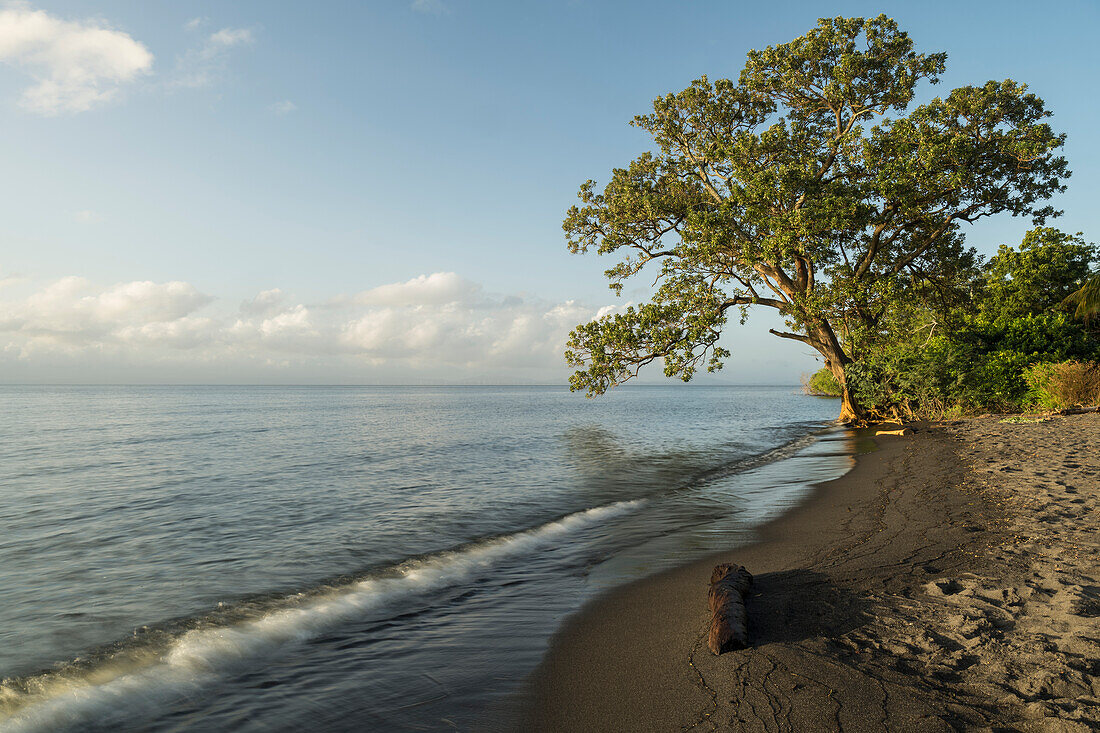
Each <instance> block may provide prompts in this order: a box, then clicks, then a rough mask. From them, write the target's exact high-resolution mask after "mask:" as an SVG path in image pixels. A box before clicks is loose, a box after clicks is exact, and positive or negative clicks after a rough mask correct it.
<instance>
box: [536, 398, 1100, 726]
mask: <svg viewBox="0 0 1100 733" xmlns="http://www.w3.org/2000/svg"><path fill="white" fill-rule="evenodd" d="M876 440H877V442H878V443H879V445H880V449H879V450H878V451H877V452H874V453H871V454H869V455H866V456H862V457H860V458H859V459H858V460H857V464H856V466H855V468H853V470H852V471H851V472H849V473H848V474H847V475H845V476H844V477H842V478H840V479H838V480H836V481H832V482H829V483H827V484H823V485H821V486H820V487H819V488H818V490H817V492H816V493H815V495H814V496H813V497H812V498H811V499H810V500H809V501H808V502H807V503H806V504H804V505H803V506H801V507H799V508H797V509H795V510H794V511H792V512H790V513H788V514H787V515H785V516H783V517H781V518H780V519H778V520H776V521H775V522H773V523H771V524H769V525H767V526H765V527H764V528H763V529H762V530H761V536H760V541H759V542H757V543H755V544H753V545H751V546H748V547H743V548H738V549H735V550H731V551H729V552H724V553H721V554H719V555H715V556H713V557H711V558H707V559H705V560H702V561H698V562H694V563H692V564H690V565H687V566H684V567H681V568H677V569H675V570H672V571H668V572H664V573H661V574H659V575H655V576H652V577H650V578H647V579H644V580H641V581H638V582H636V583H633V584H630V585H628V586H625V587H623V588H621V589H618V590H615V591H612V592H611V593H609V594H607V595H604V596H602V597H600V598H598V599H596V600H594V601H593V602H591V603H590V604H588V605H587V606H585V608H584V609H582V610H581V611H580V612H579V613H577V614H575V615H574V616H573V617H572V618H571V619H570V620H568V621H567V623H566V624H565V625H564V627H563V628H562V629H561V631H560V632H559V633H558V634H557V635H556V637H555V639H554V641H553V643H552V645H551V648H550V650H549V652H548V653H547V655H546V657H545V659H544V660H543V663H542V664H541V666H540V667H539V669H538V670H536V672H535V673H534V674H533V675H532V677H531V679H530V680H529V682H528V687H527V694H526V697H525V700H524V712H523V715H522V720H521V723H520V727H521V729H523V730H532V731H535V730H546V731H595V730H600V731H674V730H747V731H832V730H845V731H883V730H887V731H925V730H927V731H940V730H960V729H978V730H981V729H995V730H1020V731H1033V730H1034V731H1087V730H1094V729H1097V727H1098V726H1100V566H1098V559H1097V558H1098V556H1100V540H1098V537H1097V534H1098V533H1097V529H1098V527H1100V521H1098V515H1097V513H1096V509H1097V503H1098V501H1100V416H1098V415H1096V414H1088V415H1074V416H1062V417H1054V418H1052V419H1050V420H1048V421H1046V422H1041V423H1033V424H1005V423H1001V422H1000V421H999V418H995V417H992V418H978V419H973V420H967V421H962V422H958V423H954V424H950V425H936V426H931V427H924V428H920V427H918V430H917V432H916V433H914V434H912V435H908V436H904V437H894V436H879V437H878V438H876ZM716 562H735V563H739V564H743V565H745V566H746V567H747V568H748V569H749V570H750V571H751V572H752V573H753V574H754V576H755V584H754V588H753V591H752V592H751V594H750V596H749V600H748V608H749V624H750V633H751V635H752V639H753V646H752V647H751V648H749V649H746V650H742V651H735V652H728V653H726V654H723V655H721V656H720V657H716V656H714V655H713V654H711V653H710V651H709V650H707V648H706V645H705V637H706V628H707V622H708V620H709V616H708V613H707V606H706V590H707V583H708V581H709V577H710V571H711V568H712V567H713V565H714V564H715V563H716Z"/></svg>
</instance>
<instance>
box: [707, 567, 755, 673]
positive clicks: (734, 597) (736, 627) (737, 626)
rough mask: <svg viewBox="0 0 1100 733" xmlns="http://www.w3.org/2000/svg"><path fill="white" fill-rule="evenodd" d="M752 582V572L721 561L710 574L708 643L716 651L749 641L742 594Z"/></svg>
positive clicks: (723, 650) (741, 646)
mask: <svg viewBox="0 0 1100 733" xmlns="http://www.w3.org/2000/svg"><path fill="white" fill-rule="evenodd" d="M751 586H752V575H751V574H750V573H749V571H748V570H745V568H744V567H743V566H741V565H731V564H729V563H723V564H721V565H715V566H714V572H712V573H711V574H710V590H709V591H708V592H707V601H708V603H709V604H710V633H709V634H708V635H707V646H708V647H710V650H711V651H712V652H714V653H715V654H721V653H722V652H726V651H730V650H732V649H744V648H745V647H747V646H748V645H749V628H748V621H749V618H748V614H747V613H746V612H745V594H746V593H748V591H749V588H750V587H751Z"/></svg>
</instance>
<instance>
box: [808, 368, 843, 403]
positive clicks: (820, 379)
mask: <svg viewBox="0 0 1100 733" xmlns="http://www.w3.org/2000/svg"><path fill="white" fill-rule="evenodd" d="M802 391H803V392H805V393H806V394H811V395H816V396H818V397H840V395H841V390H840V383H839V382H837V381H836V377H834V376H833V373H832V372H830V371H829V370H828V369H818V370H817V371H816V372H814V373H813V374H812V375H810V377H809V378H806V377H805V376H803V377H802Z"/></svg>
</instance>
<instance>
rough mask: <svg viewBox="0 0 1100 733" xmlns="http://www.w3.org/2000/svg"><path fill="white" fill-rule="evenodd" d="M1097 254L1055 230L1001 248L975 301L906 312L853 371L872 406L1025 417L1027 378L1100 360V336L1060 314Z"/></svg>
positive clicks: (979, 276) (854, 382)
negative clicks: (1011, 412) (1049, 369)
mask: <svg viewBox="0 0 1100 733" xmlns="http://www.w3.org/2000/svg"><path fill="white" fill-rule="evenodd" d="M1095 256H1096V250H1095V247H1093V246H1092V245H1086V244H1084V242H1083V241H1082V240H1081V239H1080V237H1071V236H1068V235H1065V234H1063V233H1062V232H1059V231H1057V230H1055V229H1048V228H1040V229H1035V230H1032V231H1030V232H1028V233H1027V234H1026V235H1025V237H1024V241H1023V243H1022V244H1021V246H1020V247H1019V249H1014V248H1011V247H1007V246H1002V247H1001V248H1000V250H999V251H998V253H997V254H996V255H995V256H994V257H993V258H992V259H991V260H990V262H989V263H988V264H987V265H986V266H985V267H984V268H982V269H981V270H980V271H979V272H977V273H976V274H975V275H974V276H973V280H972V281H971V283H970V286H969V288H970V292H971V296H972V299H971V303H970V304H969V306H968V307H965V308H964V307H961V306H956V307H952V308H947V309H941V310H938V311H937V310H935V309H932V308H929V307H902V308H899V309H898V312H897V313H895V314H894V315H893V320H892V322H891V327H890V328H889V329H887V330H886V331H885V333H886V334H887V335H886V337H883V338H880V339H878V340H877V341H876V342H875V347H874V348H873V349H870V350H868V351H867V352H865V353H864V354H863V355H862V356H861V358H860V359H859V360H858V361H857V362H856V363H855V364H852V365H850V366H849V368H848V372H849V374H850V375H851V376H850V377H849V384H850V386H851V388H852V389H853V390H854V391H855V392H856V393H857V395H858V397H859V399H861V400H862V401H863V402H864V404H865V405H867V407H868V409H870V410H871V411H873V412H877V413H881V414H888V415H903V416H916V415H921V416H931V417H935V416H938V415H941V414H944V413H946V412H949V411H961V412H972V411H976V410H988V409H995V410H1018V409H1021V408H1023V407H1026V406H1028V405H1030V404H1032V403H1033V402H1034V400H1035V392H1034V388H1033V387H1030V388H1029V382H1028V381H1027V378H1026V373H1030V372H1027V370H1028V368H1029V367H1030V366H1031V365H1038V366H1035V367H1033V370H1034V373H1035V374H1040V373H1044V372H1043V371H1042V370H1043V369H1045V368H1046V366H1045V365H1050V364H1054V363H1057V362H1063V361H1066V360H1074V359H1083V360H1090V359H1100V338H1098V337H1097V336H1098V334H1097V333H1096V332H1095V331H1093V330H1091V329H1090V328H1089V327H1088V326H1087V325H1085V324H1082V323H1080V322H1077V321H1074V320H1073V318H1072V317H1071V316H1070V315H1069V314H1068V313H1066V312H1065V311H1064V310H1061V307H1062V306H1061V302H1062V299H1063V293H1066V292H1072V291H1073V290H1074V289H1075V288H1077V287H1078V285H1079V284H1080V281H1081V279H1082V278H1083V277H1084V276H1085V275H1086V274H1087V273H1088V272H1089V264H1090V262H1091V261H1092V260H1093V258H1094V257H1095Z"/></svg>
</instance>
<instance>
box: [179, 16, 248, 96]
mask: <svg viewBox="0 0 1100 733" xmlns="http://www.w3.org/2000/svg"><path fill="white" fill-rule="evenodd" d="M196 20H199V19H196ZM195 27H196V28H197V27H198V25H196V26H195ZM254 40H255V37H254V35H253V33H252V31H251V30H250V29H248V28H222V29H221V30H219V31H215V32H213V33H211V34H210V35H208V36H207V37H206V39H205V40H204V41H203V42H202V44H201V45H200V46H198V47H197V48H192V49H191V50H189V51H188V52H187V53H185V54H184V55H182V56H180V57H179V58H178V59H176V76H175V79H174V81H173V82H172V84H173V85H174V86H179V87H188V88H192V89H196V88H200V87H206V86H210V85H211V84H213V83H214V82H216V81H218V80H219V79H220V78H221V77H222V76H224V75H225V70H226V64H227V62H228V59H229V54H230V52H231V50H232V49H234V48H236V47H239V46H247V45H250V44H251V43H252V42H253V41H254Z"/></svg>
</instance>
